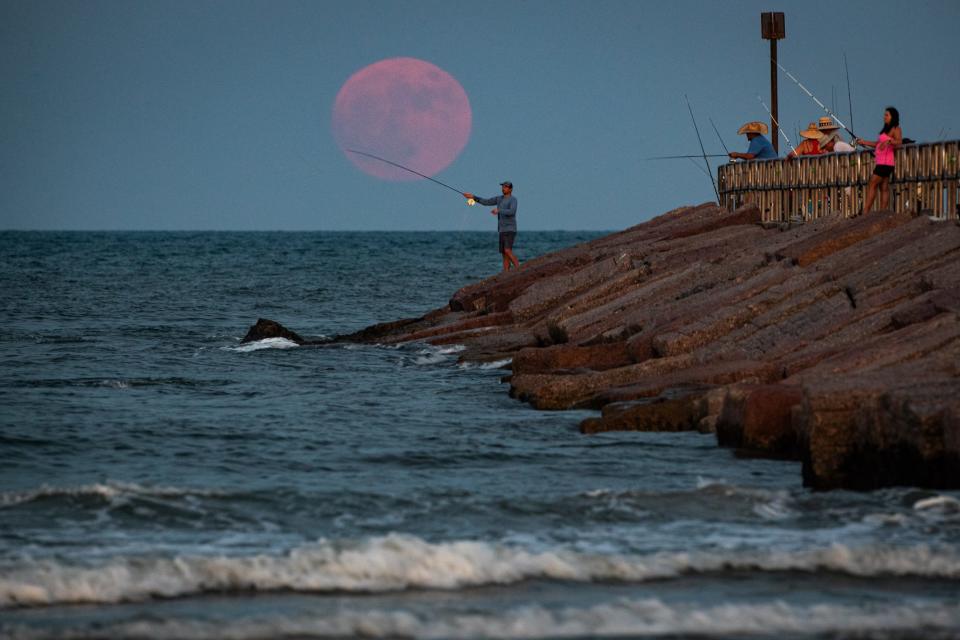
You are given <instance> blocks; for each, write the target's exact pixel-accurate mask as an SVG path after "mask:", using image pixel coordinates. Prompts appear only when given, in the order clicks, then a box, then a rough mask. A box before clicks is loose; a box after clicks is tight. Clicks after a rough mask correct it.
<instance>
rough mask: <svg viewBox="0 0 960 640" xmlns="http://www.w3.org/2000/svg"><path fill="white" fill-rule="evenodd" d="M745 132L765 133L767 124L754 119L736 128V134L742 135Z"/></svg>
mask: <svg viewBox="0 0 960 640" xmlns="http://www.w3.org/2000/svg"><path fill="white" fill-rule="evenodd" d="M745 133H760V134H763V135H766V134H767V125H765V124H763V123H762V122H757V121H756V120H754V121H753V122H748V123H747V124H745V125H743V126H742V127H740V128H739V129H737V135H738V136H742V135H743V134H745Z"/></svg>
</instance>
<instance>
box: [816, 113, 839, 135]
mask: <svg viewBox="0 0 960 640" xmlns="http://www.w3.org/2000/svg"><path fill="white" fill-rule="evenodd" d="M839 128H840V125H838V124H837V123H836V122H834V121H833V118H828V117H827V116H823V117H821V118H820V121H819V122H817V129H820V131H832V130H833V129H839Z"/></svg>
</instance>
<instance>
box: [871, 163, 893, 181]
mask: <svg viewBox="0 0 960 640" xmlns="http://www.w3.org/2000/svg"><path fill="white" fill-rule="evenodd" d="M873 175H875V176H880V177H881V178H889V177H890V176H892V175H893V165H892V164H878V165H877V166H875V167H874V168H873Z"/></svg>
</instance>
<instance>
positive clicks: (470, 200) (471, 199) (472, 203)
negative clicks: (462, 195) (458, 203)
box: [467, 198, 477, 207]
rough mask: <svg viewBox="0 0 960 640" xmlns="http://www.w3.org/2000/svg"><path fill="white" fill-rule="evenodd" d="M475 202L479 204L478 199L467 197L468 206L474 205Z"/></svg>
mask: <svg viewBox="0 0 960 640" xmlns="http://www.w3.org/2000/svg"><path fill="white" fill-rule="evenodd" d="M475 204H477V201H476V200H474V199H473V198H467V206H468V207H472V206H473V205H475Z"/></svg>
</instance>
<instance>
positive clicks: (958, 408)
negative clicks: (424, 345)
mask: <svg viewBox="0 0 960 640" xmlns="http://www.w3.org/2000/svg"><path fill="white" fill-rule="evenodd" d="M294 335H295V334H294ZM345 338H348V339H352V340H361V341H374V342H380V343H396V342H403V341H410V340H422V341H425V342H429V343H433V344H449V343H457V344H462V345H465V347H466V350H465V351H464V352H463V353H462V358H463V359H465V360H488V361H491V360H499V359H504V358H512V362H513V364H512V369H513V370H512V375H511V376H510V377H509V382H510V393H511V395H512V396H514V397H516V398H518V399H520V400H523V401H526V402H529V403H531V404H532V405H533V406H535V407H537V408H540V409H552V410H562V409H568V408H576V407H579V408H583V407H589V408H595V409H600V410H601V415H600V416H599V417H597V418H592V419H589V420H587V421H585V422H584V423H583V424H582V425H581V430H582V431H583V432H584V433H596V432H599V431H607V430H616V429H634V430H667V431H675V430H680V429H689V430H700V431H713V430H715V431H716V434H717V436H716V437H717V439H718V442H719V444H720V445H723V446H733V447H737V448H738V449H742V450H744V451H748V452H750V453H751V454H753V455H768V456H775V457H788V458H796V459H800V460H802V462H803V478H804V482H805V483H806V484H807V485H809V486H811V487H814V488H818V489H828V488H835V487H848V488H854V489H870V488H876V487H882V486H889V485H895V484H910V485H919V486H926V487H931V488H958V487H960V226H958V225H957V224H956V223H954V222H936V221H931V220H929V219H928V218H926V217H919V218H913V217H910V216H909V215H906V214H895V213H892V212H880V213H872V214H869V215H865V216H861V217H858V218H854V219H841V218H823V219H819V220H816V221H813V222H809V223H807V224H803V225H799V226H789V225H783V226H772V228H771V225H763V224H761V219H760V213H759V211H758V210H757V209H756V208H755V207H745V208H743V209H740V210H737V211H735V212H732V213H731V212H727V211H725V210H722V209H718V208H717V207H716V206H715V205H710V204H707V205H701V206H698V207H686V208H682V209H677V210H674V211H671V212H669V213H667V214H664V215H662V216H659V217H658V218H655V219H653V220H651V221H649V222H646V223H644V224H640V225H637V226H635V227H632V228H630V229H627V230H625V231H621V232H619V233H614V234H612V235H609V236H606V237H603V238H599V239H596V240H593V241H591V242H587V243H584V244H581V245H579V246H576V247H572V248H569V249H564V250H562V251H558V252H555V253H552V254H549V255H545V256H542V257H540V258H537V259H534V260H531V261H529V262H527V263H525V264H524V265H523V266H522V268H521V269H519V270H517V271H510V272H506V273H501V274H498V275H496V276H494V277H491V278H488V279H486V280H484V281H482V282H478V283H475V284H471V285H468V286H466V287H464V288H463V289H461V290H459V291H457V292H456V293H455V294H454V295H453V297H452V298H451V299H450V302H449V304H448V305H447V306H446V307H444V308H441V309H437V310H436V311H433V312H431V313H430V314H428V315H426V316H424V317H422V318H416V319H411V320H404V321H400V322H394V323H389V324H384V325H376V326H374V327H370V328H368V329H366V330H364V331H362V332H359V333H358V334H354V335H352V336H346V337H345Z"/></svg>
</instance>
